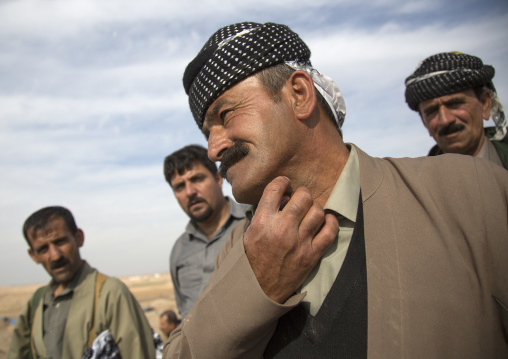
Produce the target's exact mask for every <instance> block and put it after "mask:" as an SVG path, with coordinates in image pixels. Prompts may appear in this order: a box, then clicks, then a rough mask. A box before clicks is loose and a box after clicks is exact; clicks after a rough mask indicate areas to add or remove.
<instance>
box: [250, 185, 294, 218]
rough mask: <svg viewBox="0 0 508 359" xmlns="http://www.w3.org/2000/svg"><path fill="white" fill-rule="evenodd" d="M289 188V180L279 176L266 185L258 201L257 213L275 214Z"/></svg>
mask: <svg viewBox="0 0 508 359" xmlns="http://www.w3.org/2000/svg"><path fill="white" fill-rule="evenodd" d="M289 188H290V181H289V178H287V177H284V176H279V177H276V178H275V179H273V180H272V181H271V182H270V183H268V184H267V185H266V187H265V189H264V191H263V195H262V196H261V199H260V200H259V204H258V208H257V209H256V214H257V213H268V214H271V213H275V212H278V211H279V208H280V207H281V204H282V202H283V201H282V200H283V197H284V194H285V193H286V192H287V191H288V189H289Z"/></svg>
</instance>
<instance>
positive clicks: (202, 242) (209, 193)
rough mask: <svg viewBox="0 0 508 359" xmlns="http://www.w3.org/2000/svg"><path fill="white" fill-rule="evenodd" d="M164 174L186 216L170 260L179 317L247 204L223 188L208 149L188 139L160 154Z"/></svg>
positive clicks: (187, 308) (202, 283)
mask: <svg viewBox="0 0 508 359" xmlns="http://www.w3.org/2000/svg"><path fill="white" fill-rule="evenodd" d="M164 177H165V178H166V181H167V182H168V184H169V186H170V187H171V189H172V190H173V193H174V195H175V197H176V199H177V201H178V204H179V205H180V207H182V209H183V211H184V212H185V213H186V214H187V216H189V218H190V221H189V223H188V224H187V227H186V229H185V232H184V233H183V234H182V235H181V236H180V237H179V238H178V239H177V241H176V243H175V245H174V246H173V249H172V250H171V256H170V260H169V268H170V273H171V278H172V280H173V287H174V292H175V299H176V304H177V307H178V312H179V313H180V317H181V318H182V320H183V319H184V318H185V316H186V315H187V313H188V312H189V311H190V309H191V308H192V306H193V305H194V303H195V302H196V300H197V299H198V297H199V294H200V293H201V290H202V289H203V287H204V286H205V285H206V283H207V282H208V278H209V277H210V274H212V272H213V270H214V268H215V257H216V256H217V253H219V251H220V249H221V248H222V246H223V245H224V242H225V241H226V239H227V237H228V236H229V234H230V232H231V230H232V228H233V227H234V226H235V224H237V223H238V222H239V221H240V220H241V219H243V218H244V217H245V210H246V208H247V206H245V205H241V204H238V203H236V202H235V201H234V200H231V199H229V198H228V197H225V196H224V194H223V193H222V182H223V179H222V177H221V176H220V174H219V172H218V171H217V166H216V165H215V163H214V162H212V161H210V159H209V158H208V153H207V150H206V149H205V148H204V147H202V146H199V145H189V146H186V147H183V148H182V149H180V150H178V151H175V152H174V153H172V154H171V155H169V156H167V157H166V158H165V160H164Z"/></svg>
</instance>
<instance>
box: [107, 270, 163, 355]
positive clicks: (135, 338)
mask: <svg viewBox="0 0 508 359" xmlns="http://www.w3.org/2000/svg"><path fill="white" fill-rule="evenodd" d="M98 324H99V330H98V333H100V332H102V331H104V330H106V329H109V330H110V331H111V333H112V335H113V338H114V340H115V342H116V343H117V345H118V349H119V350H120V355H121V356H122V358H132V359H147V358H148V359H150V358H155V345H154V340H153V334H152V329H151V327H150V324H149V323H148V320H147V319H146V316H145V313H144V312H143V310H142V309H141V306H140V305H139V303H138V302H137V300H136V298H134V296H133V295H132V293H131V292H130V291H129V289H128V288H127V286H126V285H125V284H124V283H122V282H121V281H120V280H118V279H116V278H111V277H110V278H108V279H107V280H106V282H105V283H104V287H103V288H102V290H101V294H100V297H99V307H98Z"/></svg>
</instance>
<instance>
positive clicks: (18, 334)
mask: <svg viewBox="0 0 508 359" xmlns="http://www.w3.org/2000/svg"><path fill="white" fill-rule="evenodd" d="M30 303H31V300H29V301H28V302H27V303H26V305H25V307H24V308H23V311H22V312H21V314H20V315H19V317H18V318H17V320H16V325H15V326H14V330H13V332H12V338H11V344H10V346H9V353H8V354H7V358H8V359H25V358H28V357H29V356H28V355H29V352H30V331H31V328H30V326H29V323H28V318H29V315H30V314H29V313H30V310H31V308H30V305H31V304H30Z"/></svg>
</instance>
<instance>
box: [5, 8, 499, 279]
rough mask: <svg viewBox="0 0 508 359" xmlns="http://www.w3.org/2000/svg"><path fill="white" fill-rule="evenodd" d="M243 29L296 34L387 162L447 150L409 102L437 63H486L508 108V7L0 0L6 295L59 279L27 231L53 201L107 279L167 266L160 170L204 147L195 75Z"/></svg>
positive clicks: (357, 128)
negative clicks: (461, 55) (212, 42)
mask: <svg viewBox="0 0 508 359" xmlns="http://www.w3.org/2000/svg"><path fill="white" fill-rule="evenodd" d="M239 21H258V22H267V21H272V22H279V23H284V24H286V25H289V26H290V27H291V28H292V29H293V30H295V31H296V32H298V33H299V34H300V36H301V37H302V38H303V40H304V41H305V42H306V43H307V44H308V45H309V47H310V48H311V50H312V57H311V59H312V62H313V65H314V67H316V68H317V69H318V70H320V71H321V72H323V73H325V74H327V75H329V76H331V77H332V78H333V79H335V81H336V82H337V84H338V86H339V87H340V89H341V90H342V92H343V94H344V97H345V100H346V105H347V115H346V121H345V124H344V128H343V132H344V138H345V140H346V141H348V142H353V143H356V144H357V145H359V146H360V147H361V148H362V149H363V150H365V151H367V152H368V153H369V154H371V155H374V156H380V157H384V156H392V157H406V156H407V157H415V156H423V155H425V154H426V153H427V151H428V149H429V148H430V147H431V145H432V144H433V140H432V139H431V138H430V137H429V135H428V134H427V132H426V130H425V129H424V127H423V125H422V124H421V122H420V119H419V117H418V115H417V114H416V113H415V112H412V111H411V110H409V108H408V107H407V105H406V104H405V101H404V80H405V78H406V77H407V76H408V75H409V74H410V73H411V72H412V71H413V70H414V69H415V67H416V66H417V64H418V62H419V61H420V60H422V59H424V58H425V57H427V56H429V55H432V54H435V53H438V52H443V51H462V52H466V53H470V54H473V55H477V56H479V57H481V58H482V59H483V61H484V62H485V63H487V64H491V65H493V66H494V67H495V68H496V76H495V78H494V84H495V85H496V87H497V90H498V94H499V97H500V99H501V102H502V103H503V104H504V105H505V106H508V61H507V60H506V59H507V58H508V2H506V1H492V0H489V1H481V2H480V1H477V0H465V1H464V0H463V1H442V0H421V1H414V2H413V1H403V0H381V1H367V0H317V1H316V0H315V1H311V2H309V1H308V2H301V3H298V2H296V1H284V0H282V1H278V2H277V4H273V1H271V0H270V1H268V0H266V1H264V0H263V1H259V0H258V1H252V0H246V1H242V2H241V3H240V4H239V2H237V1H229V0H223V1H212V0H210V1H187V2H185V3H184V2H176V1H162V0H147V1H143V2H139V1H133V0H122V1H119V0H109V1H103V0H101V1H99V0H95V1H85V0H75V1H72V2H70V1H63V0H48V1H44V2H42V1H35V0H14V1H13V0H2V1H0V79H1V82H0V84H1V85H0V173H1V176H0V211H1V215H0V273H1V275H0V286H1V285H15V284H27V283H39V282H45V281H47V280H48V276H47V274H46V273H45V272H44V270H43V268H42V267H38V266H37V265H36V264H34V263H33V262H32V261H31V259H30V258H29V257H28V255H27V253H26V250H27V245H26V243H25V242H24V239H23V237H22V234H21V226H22V224H23V222H24V220H25V218H26V217H27V216H28V215H30V214H31V213H32V212H34V211H35V210H37V209H39V208H41V207H44V206H48V205H55V204H58V205H63V206H66V207H68V208H69V209H70V210H71V211H72V212H73V213H74V215H75V217H76V220H77V223H78V226H80V227H81V228H82V229H83V230H84V232H85V245H84V247H83V249H82V255H83V257H84V258H86V259H87V260H88V261H89V262H90V263H91V264H92V265H93V266H96V267H97V268H99V269H100V270H101V271H103V272H104V273H106V274H109V275H113V276H125V275H132V274H141V273H154V272H166V271H168V265H169V264H168V258H169V252H170V250H171V247H172V245H173V243H174V240H175V239H176V238H177V237H178V235H179V234H180V233H181V232H182V231H183V229H184V227H185V225H186V222H187V217H186V216H185V214H184V213H183V212H182V211H181V209H180V208H179V206H178V203H177V201H176V200H175V198H174V196H173V194H172V192H171V190H170V188H169V187H168V185H167V184H166V183H165V181H164V177H163V175H162V161H163V159H164V157H165V156H166V155H168V154H169V153H171V152H173V151H175V150H177V149H179V148H180V147H182V146H184V145H187V144H190V143H199V144H202V145H206V142H205V139H204V137H203V136H202V135H201V133H200V132H199V131H198V129H197V127H196V125H195V124H194V121H193V120H192V117H191V115H190V111H189V109H188V105H187V98H186V96H185V92H184V90H183V87H182V84H181V83H182V82H181V78H182V74H183V71H184V69H185V66H186V65H187V63H188V62H189V61H190V60H191V59H192V58H193V57H194V56H195V55H196V54H197V52H198V51H199V49H200V48H201V46H202V45H203V44H204V42H205V41H206V40H207V39H208V37H209V36H210V35H211V34H212V33H213V32H215V30H217V29H218V28H220V27H222V26H224V25H228V24H231V23H235V22H239ZM225 192H226V193H227V194H230V193H231V190H230V188H229V187H228V186H226V187H225Z"/></svg>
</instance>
